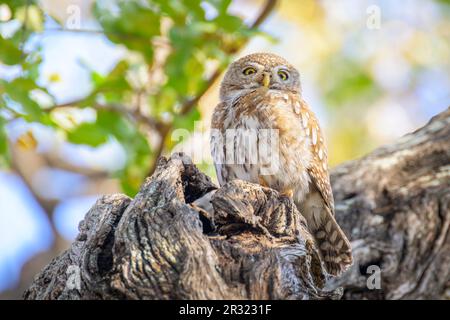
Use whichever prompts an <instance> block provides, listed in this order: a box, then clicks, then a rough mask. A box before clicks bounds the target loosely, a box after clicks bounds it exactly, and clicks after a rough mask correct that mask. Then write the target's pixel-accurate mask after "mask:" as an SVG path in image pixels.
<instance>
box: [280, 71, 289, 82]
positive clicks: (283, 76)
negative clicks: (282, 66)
mask: <svg viewBox="0 0 450 320" xmlns="http://www.w3.org/2000/svg"><path fill="white" fill-rule="evenodd" d="M278 76H279V77H280V79H281V80H283V81H286V80H287V79H289V73H287V72H286V71H284V70H280V71H278Z"/></svg>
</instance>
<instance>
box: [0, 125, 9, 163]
mask: <svg viewBox="0 0 450 320" xmlns="http://www.w3.org/2000/svg"><path fill="white" fill-rule="evenodd" d="M5 125H6V120H5V119H3V118H2V117H0V167H2V166H5V165H7V164H8V163H9V160H10V154H9V148H8V136H7V135H6V129H5Z"/></svg>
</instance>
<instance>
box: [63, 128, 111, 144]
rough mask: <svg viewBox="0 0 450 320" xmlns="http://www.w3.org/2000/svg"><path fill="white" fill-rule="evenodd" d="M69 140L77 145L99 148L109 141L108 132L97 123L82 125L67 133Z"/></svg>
mask: <svg viewBox="0 0 450 320" xmlns="http://www.w3.org/2000/svg"><path fill="white" fill-rule="evenodd" d="M67 139H68V140H69V141H70V142H72V143H75V144H86V145H89V146H92V147H97V146H99V145H101V144H103V143H105V142H106V141H107V140H108V132H107V131H105V130H104V129H103V128H102V127H100V126H98V125H97V124H96V123H82V124H81V125H79V126H78V127H76V128H75V129H73V130H71V131H69V132H67Z"/></svg>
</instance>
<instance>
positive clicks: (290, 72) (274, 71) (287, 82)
mask: <svg viewBox="0 0 450 320" xmlns="http://www.w3.org/2000/svg"><path fill="white" fill-rule="evenodd" d="M261 87H266V88H268V89H271V90H281V91H291V92H294V93H300V90H301V89H300V74H299V72H298V71H297V69H295V68H294V67H293V66H292V65H291V64H290V63H289V62H287V61H286V60H285V59H284V58H282V57H280V56H277V55H275V54H272V53H253V54H250V55H248V56H245V57H243V58H241V59H239V60H237V61H235V62H233V63H232V64H231V65H230V66H229V68H228V70H227V72H226V74H225V77H224V79H223V81H222V84H221V87H220V98H221V100H222V101H225V100H229V99H233V98H234V97H237V96H240V95H242V94H245V93H247V92H249V91H252V90H254V89H258V88H261Z"/></svg>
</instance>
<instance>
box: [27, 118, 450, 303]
mask: <svg viewBox="0 0 450 320" xmlns="http://www.w3.org/2000/svg"><path fill="white" fill-rule="evenodd" d="M449 181H450V110H447V111H445V112H444V113H442V114H440V115H439V116H438V117H435V118H434V119H433V120H432V121H431V122H430V123H429V124H428V125H427V126H425V127H424V128H422V129H420V130H418V131H416V132H414V133H412V134H410V135H407V136H405V137H404V138H402V139H400V141H399V142H398V143H396V144H394V145H391V146H386V147H382V148H380V149H378V150H376V151H375V152H373V153H372V154H370V155H369V156H367V157H365V158H363V159H360V160H356V161H352V162H349V163H346V164H344V165H341V166H339V167H337V168H336V169H335V170H334V171H333V174H332V183H333V190H334V193H335V198H336V214H337V219H338V221H339V222H340V224H341V225H342V226H343V229H344V230H345V231H346V233H347V234H348V235H350V239H351V240H352V245H353V247H354V254H355V264H354V265H353V267H352V268H351V269H350V270H349V271H348V272H347V273H345V274H344V275H343V276H342V277H341V278H339V279H335V280H333V279H332V280H331V281H328V282H327V283H326V280H327V278H326V275H325V272H324V269H323V268H322V266H321V263H320V260H319V256H318V253H317V251H316V249H315V247H314V243H313V240H312V238H311V236H310V234H309V233H308V231H307V229H306V226H305V221H304V219H303V218H302V217H301V215H300V214H299V212H298V211H297V209H296V208H295V207H294V206H293V204H292V202H291V201H290V200H289V199H287V198H285V197H283V196H280V195H279V194H278V193H277V192H276V191H273V190H271V189H267V188H263V187H261V186H258V185H254V184H250V183H246V182H243V181H233V182H231V183H229V184H227V185H225V186H224V187H222V188H220V189H217V190H216V186H215V185H214V184H213V183H212V182H211V181H210V179H209V178H208V177H207V176H205V175H204V174H202V173H201V172H199V171H198V170H197V168H196V167H195V166H194V165H193V164H192V163H191V162H190V160H189V159H188V158H186V157H185V156H183V155H181V154H175V155H173V156H172V157H171V158H170V159H165V158H161V160H160V161H159V164H158V168H157V170H156V172H155V173H154V175H153V176H152V177H151V178H148V179H147V180H146V182H145V183H144V185H143V186H142V188H141V190H140V192H139V194H138V195H137V196H136V197H135V198H134V199H133V200H132V199H129V198H128V197H126V196H124V195H110V196H104V197H102V198H101V199H99V200H98V201H97V203H96V204H95V205H94V206H93V208H92V209H91V210H90V211H89V212H88V213H87V215H86V217H85V219H84V221H83V222H82V223H81V224H80V234H79V235H78V237H77V239H76V240H75V242H74V243H73V244H72V246H71V248H70V249H68V250H67V251H66V252H64V253H63V254H62V255H61V256H59V257H57V258H55V259H54V260H53V261H52V262H51V263H50V264H49V265H48V266H47V267H46V268H45V269H44V270H43V271H42V272H41V273H40V274H39V275H37V277H36V279H35V281H34V283H33V284H32V286H31V287H30V288H29V289H28V290H27V291H26V292H25V295H24V297H25V298H26V299H249V298H250V299H327V298H339V297H340V296H341V295H342V290H341V289H340V288H339V287H340V286H342V287H343V288H344V289H345V293H344V298H346V299H360V298H369V299H374V298H375V299H376V298H386V299H401V298H443V297H445V294H446V293H445V292H446V290H447V288H448V286H449V281H450V270H449V269H450V268H449V266H450V236H449V223H450V210H449V203H450V192H449V191H450V183H449ZM205 199H206V200H208V201H205ZM209 200H210V201H211V203H209ZM370 265H376V266H379V267H380V268H381V275H380V276H381V289H375V290H370V289H369V288H368V287H367V285H366V282H367V277H368V275H367V274H366V269H367V267H368V266H370ZM325 284H326V286H325ZM324 286H325V287H324ZM324 288H327V289H324Z"/></svg>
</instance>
